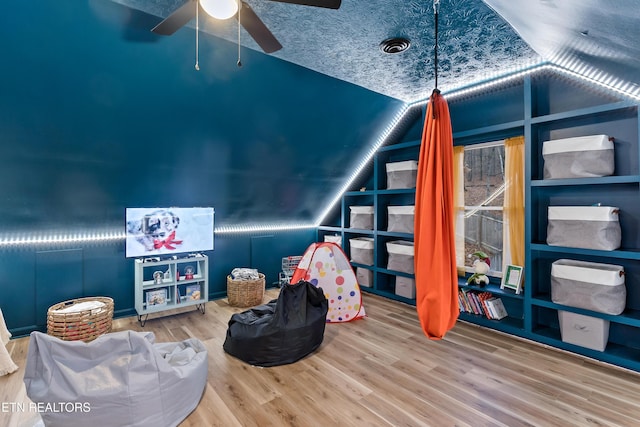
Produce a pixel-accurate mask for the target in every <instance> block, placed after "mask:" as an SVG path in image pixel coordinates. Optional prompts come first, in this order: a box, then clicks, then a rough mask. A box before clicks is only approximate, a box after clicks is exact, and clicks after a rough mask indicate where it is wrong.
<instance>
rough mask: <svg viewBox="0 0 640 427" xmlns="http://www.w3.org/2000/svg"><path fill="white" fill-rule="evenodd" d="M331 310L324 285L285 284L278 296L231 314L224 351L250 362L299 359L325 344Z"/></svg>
mask: <svg viewBox="0 0 640 427" xmlns="http://www.w3.org/2000/svg"><path fill="white" fill-rule="evenodd" d="M328 309H329V303H328V301H327V298H326V297H325V296H324V291H323V290H322V288H316V287H315V286H313V285H312V284H311V283H309V282H306V281H303V280H301V281H299V282H298V283H296V284H294V285H285V286H283V287H282V289H281V290H280V295H278V298H277V299H274V300H272V301H269V302H268V303H267V304H263V305H260V306H257V307H254V308H251V309H249V310H247V311H243V312H242V313H236V314H234V315H232V316H231V319H230V320H229V327H228V329H227V337H226V339H225V341H224V345H223V348H224V351H226V352H227V353H228V354H230V355H232V356H235V357H237V358H238V359H240V360H243V361H245V362H247V363H249V364H250V365H257V366H278V365H286V364H288V363H293V362H296V361H298V360H300V359H302V358H303V357H305V356H306V355H308V354H310V353H312V352H313V351H315V350H316V349H317V348H318V347H319V346H320V344H321V343H322V339H323V338H324V327H325V324H326V319H327V311H328Z"/></svg>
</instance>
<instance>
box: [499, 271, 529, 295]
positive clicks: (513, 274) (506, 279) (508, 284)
mask: <svg viewBox="0 0 640 427" xmlns="http://www.w3.org/2000/svg"><path fill="white" fill-rule="evenodd" d="M523 270H524V267H522V266H519V265H512V264H509V265H507V267H506V268H505V269H504V272H503V274H502V283H501V284H500V289H512V290H514V291H515V292H516V294H519V293H520V292H522V279H523Z"/></svg>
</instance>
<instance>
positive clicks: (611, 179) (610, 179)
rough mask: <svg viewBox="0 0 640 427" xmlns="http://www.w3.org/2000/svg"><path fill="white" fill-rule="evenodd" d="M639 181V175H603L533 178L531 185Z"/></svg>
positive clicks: (580, 184)
mask: <svg viewBox="0 0 640 427" xmlns="http://www.w3.org/2000/svg"><path fill="white" fill-rule="evenodd" d="M635 183H640V175H624V176H603V177H599V178H571V179H534V180H531V186H532V187H559V186H574V185H578V186H582V185H611V184H635Z"/></svg>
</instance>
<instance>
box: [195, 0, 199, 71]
mask: <svg viewBox="0 0 640 427" xmlns="http://www.w3.org/2000/svg"><path fill="white" fill-rule="evenodd" d="M199 32H200V1H199V0H198V1H197V2H196V67H195V68H196V71H200V65H199V64H198V52H199V51H200V47H199V46H198V33H199Z"/></svg>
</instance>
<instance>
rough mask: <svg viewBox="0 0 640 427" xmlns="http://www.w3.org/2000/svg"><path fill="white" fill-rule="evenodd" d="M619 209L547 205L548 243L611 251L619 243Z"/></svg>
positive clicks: (620, 234) (618, 245) (616, 247)
mask: <svg viewBox="0 0 640 427" xmlns="http://www.w3.org/2000/svg"><path fill="white" fill-rule="evenodd" d="M619 211H620V210H619V209H618V208H615V207H611V206H549V209H548V215H547V218H548V224H547V244H548V245H552V246H567V247H571V248H584V249H599V250H604V251H612V250H614V249H618V248H619V247H620V241H621V240H622V231H621V230H620V222H619V221H618V213H619Z"/></svg>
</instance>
